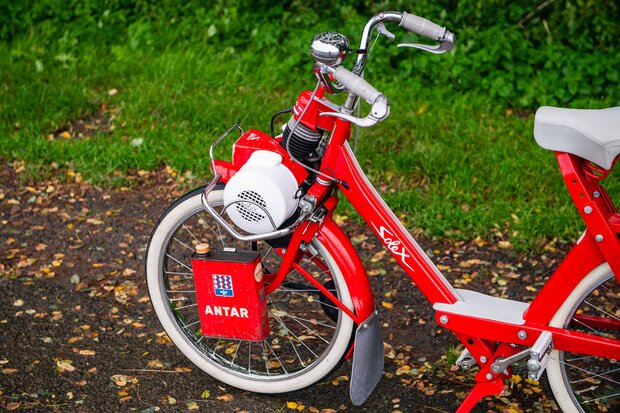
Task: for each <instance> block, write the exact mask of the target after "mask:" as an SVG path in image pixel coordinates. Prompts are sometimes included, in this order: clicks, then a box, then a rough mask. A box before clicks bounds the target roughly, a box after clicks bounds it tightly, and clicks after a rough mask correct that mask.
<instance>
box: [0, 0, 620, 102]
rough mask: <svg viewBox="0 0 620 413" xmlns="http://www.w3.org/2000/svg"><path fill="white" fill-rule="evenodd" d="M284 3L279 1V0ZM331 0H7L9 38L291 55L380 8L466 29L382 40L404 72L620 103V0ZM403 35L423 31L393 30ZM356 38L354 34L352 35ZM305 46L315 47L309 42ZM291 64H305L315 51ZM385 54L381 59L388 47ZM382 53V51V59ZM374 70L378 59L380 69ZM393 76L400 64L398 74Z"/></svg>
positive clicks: (1, 11)
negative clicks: (435, 39) (211, 46)
mask: <svg viewBox="0 0 620 413" xmlns="http://www.w3.org/2000/svg"><path fill="white" fill-rule="evenodd" d="M274 3H277V4H274ZM333 3H334V2H333V1H331V0H319V1H314V2H306V1H300V0H288V1H280V2H274V1H265V0H259V1H251V0H236V1H235V0H230V1H224V0H214V1H211V2H209V3H208V5H206V4H205V2H203V1H198V0H195V1H188V2H184V3H179V2H176V1H172V0H164V1H158V2H155V1H144V0H142V1H136V2H131V1H127V0H101V1H94V0H90V1H83V0H69V1H64V0H44V1H36V0H25V1H21V2H5V3H4V4H3V5H0V39H1V40H4V41H6V42H11V41H14V40H15V39H17V38H19V37H20V36H27V35H28V34H32V35H37V36H42V37H43V38H45V39H47V46H48V47H49V49H50V51H49V52H50V53H55V54H54V56H55V57H56V56H58V55H59V54H61V55H62V54H63V53H64V55H67V56H70V55H72V54H76V53H78V54H79V47H80V43H82V42H97V43H98V44H99V45H100V47H101V48H111V47H112V46H113V45H115V44H121V43H122V44H125V43H129V44H130V45H131V46H132V47H133V48H135V49H139V48H156V49H157V48H161V49H165V48H169V47H183V44H186V43H188V42H190V43H196V42H211V43H217V44H218V45H220V46H221V47H223V48H226V47H233V48H236V49H237V50H243V49H245V48H249V49H248V52H249V53H256V54H259V53H260V49H261V48H264V47H269V48H275V49H276V50H278V49H280V50H281V53H282V55H283V56H289V55H291V53H292V51H291V50H287V49H286V48H290V47H291V44H292V43H291V42H290V41H289V40H290V39H291V38H299V41H298V42H296V43H294V44H295V45H299V47H307V46H306V45H307V42H308V40H309V39H306V38H304V37H303V36H307V33H308V32H313V30H314V31H315V32H316V31H319V30H323V29H328V28H329V29H332V30H340V31H342V32H344V33H346V34H348V35H350V36H351V35H354V36H358V35H359V32H360V30H361V26H362V25H363V23H364V22H365V20H366V19H367V18H368V17H370V16H371V15H372V14H374V13H377V12H379V11H383V10H390V9H393V10H406V9H409V10H408V11H410V12H412V13H414V14H418V15H421V16H425V17H428V18H429V19H431V20H434V21H436V22H439V23H441V24H442V25H446V26H447V27H449V28H450V29H453V30H454V31H455V32H456V34H457V39H458V44H457V48H456V50H455V52H454V53H453V54H452V58H451V59H445V56H444V57H442V58H441V60H438V58H437V57H435V56H431V55H428V54H422V53H417V54H416V55H415V57H412V56H411V54H410V53H403V52H402V51H397V50H396V48H394V47H390V48H376V53H377V54H379V55H381V54H383V55H384V56H383V57H386V58H387V59H389V61H390V63H391V65H392V66H393V67H394V68H395V69H396V70H395V71H394V73H395V74H396V75H397V76H400V77H402V78H403V79H412V78H414V76H415V78H419V79H421V80H422V81H423V82H425V84H428V85H429V87H431V86H432V87H443V88H445V87H447V88H450V89H451V90H454V91H455V92H459V91H471V90H479V91H480V92H481V93H483V94H487V95H490V96H491V97H493V98H497V101H498V102H501V103H502V104H503V105H504V106H507V107H515V108H525V109H534V108H536V107H537V106H539V105H542V104H547V105H549V104H551V105H570V106H588V107H597V106H605V105H614V104H618V102H619V101H620V89H619V88H618V87H617V84H618V81H619V78H620V76H619V74H618V69H617V68H618V67H619V63H620V61H619V60H620V59H619V57H618V56H620V46H618V42H617V39H618V38H620V25H619V24H618V21H620V6H619V4H618V3H617V2H616V1H615V0H598V1H597V0H555V1H554V0H546V1H544V2H542V3H539V4H537V2H535V3H532V2H531V1H512V2H506V1H503V0H464V1H455V0H441V1H431V0H419V1H416V2H415V6H414V8H413V9H410V3H409V2H404V1H396V2H394V1H371V0H357V1H355V0H347V1H341V2H338V4H337V5H335V4H333ZM393 31H394V33H395V34H396V35H397V37H398V38H399V39H401V38H402V37H403V36H405V39H406V40H408V41H419V39H417V38H416V37H415V36H413V35H409V34H406V35H403V34H402V33H399V32H398V29H396V28H395V29H394V30H393ZM351 40H352V43H353V44H355V43H356V39H355V38H353V37H352V38H351ZM304 52H305V51H304ZM297 56H298V57H297V58H296V59H293V60H290V59H289V62H288V64H289V65H290V66H291V67H295V65H296V64H299V63H302V61H303V58H305V55H303V56H302V54H298V55H297ZM378 58H379V57H378ZM378 58H377V59H378ZM372 70H373V66H372V65H371V66H369V71H371V72H372ZM375 70H376V68H375ZM392 76H393V74H392Z"/></svg>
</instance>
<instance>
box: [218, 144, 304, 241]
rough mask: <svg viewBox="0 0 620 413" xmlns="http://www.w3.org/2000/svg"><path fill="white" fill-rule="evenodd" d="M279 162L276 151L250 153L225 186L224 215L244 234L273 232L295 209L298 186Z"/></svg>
mask: <svg viewBox="0 0 620 413" xmlns="http://www.w3.org/2000/svg"><path fill="white" fill-rule="evenodd" d="M282 160H283V158H282V155H281V154H279V153H276V152H272V151H266V150H257V151H254V152H253V153H252V155H251V156H250V157H249V159H248V160H247V162H246V163H245V164H244V165H243V166H242V167H241V169H239V171H238V172H237V173H236V174H235V175H234V176H233V177H232V178H230V180H229V181H228V183H227V184H226V188H225V189H224V205H225V206H226V212H227V214H228V216H229V217H230V219H231V220H232V221H233V222H234V223H235V224H236V225H237V226H238V227H239V228H241V229H243V230H244V231H247V232H249V233H251V234H263V233H266V232H269V231H273V230H275V229H276V228H278V227H279V226H280V225H282V223H283V222H284V221H286V220H287V219H288V218H290V217H291V215H293V213H294V212H295V211H296V210H297V206H298V204H299V199H298V197H297V192H298V187H299V185H298V182H297V179H296V178H295V175H293V173H292V172H291V171H290V170H289V168H287V167H286V166H285V165H283V164H282ZM270 218H271V219H270ZM272 221H273V222H272Z"/></svg>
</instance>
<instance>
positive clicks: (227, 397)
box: [217, 393, 234, 402]
mask: <svg viewBox="0 0 620 413" xmlns="http://www.w3.org/2000/svg"><path fill="white" fill-rule="evenodd" d="M217 399H218V400H222V401H224V402H229V401H231V400H232V399H234V397H233V395H232V394H229V393H226V394H223V395H221V396H218V397H217Z"/></svg>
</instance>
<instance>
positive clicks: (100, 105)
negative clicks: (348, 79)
mask: <svg viewBox="0 0 620 413" xmlns="http://www.w3.org/2000/svg"><path fill="white" fill-rule="evenodd" d="M132 27H133V26H132ZM326 28H327V27H318V28H316V29H313V30H310V31H309V30H307V29H304V28H299V29H290V30H291V33H290V34H289V35H288V36H286V40H285V41H284V42H283V44H281V45H278V46H277V47H276V46H274V47H271V45H272V44H273V43H270V44H269V47H263V46H264V45H263V44H262V42H264V38H262V37H260V36H258V37H257V38H255V39H254V38H250V39H249V40H248V44H247V45H246V46H243V47H240V46H231V45H226V44H222V43H221V42H215V41H208V39H207V40H206V41H197V40H196V39H194V40H195V41H185V42H177V41H174V40H169V39H175V36H177V35H179V33H178V31H182V30H188V29H187V28H184V27H183V26H181V25H179V26H171V27H170V28H169V29H167V30H168V31H165V32H163V33H160V35H159V36H160V37H148V36H146V37H145V35H143V34H142V35H140V34H139V33H144V31H145V30H147V31H148V28H146V29H140V28H139V27H138V28H136V27H133V28H132V29H131V28H130V29H131V30H130V36H129V38H128V39H127V40H126V41H119V42H116V43H113V44H103V45H102V44H100V43H98V42H97V41H96V40H95V39H88V38H87V39H86V40H80V42H79V43H78V44H74V45H73V46H71V47H68V49H67V50H68V51H67V50H65V51H63V50H64V49H63V48H64V47H65V46H66V43H67V42H70V40H66V39H64V40H63V38H62V37H61V38H54V39H50V37H49V36H48V35H46V34H45V32H44V31H43V30H40V31H39V30H37V29H36V28H33V30H31V31H30V32H29V33H28V34H25V35H22V36H19V37H17V38H16V39H14V40H13V41H12V42H11V43H3V44H0V74H1V77H0V79H1V80H0V88H1V90H0V116H1V118H2V119H1V122H0V157H2V158H4V159H5V160H7V161H12V160H24V161H25V162H26V164H27V165H28V167H29V170H30V172H31V175H30V176H32V177H34V178H35V179H36V178H37V177H41V176H43V175H44V174H46V173H50V165H51V164H52V163H56V164H57V165H59V166H60V167H62V168H68V169H72V170H75V171H77V172H80V173H81V174H82V175H83V176H84V178H85V179H87V180H90V181H92V182H95V183H98V184H111V183H112V182H114V181H115V180H116V179H117V177H118V175H122V174H125V173H127V172H128V171H131V170H137V169H153V168H157V167H160V166H161V165H168V166H170V167H172V168H174V169H175V170H178V171H182V172H184V171H191V174H192V175H194V176H197V177H207V176H209V172H208V154H207V151H208V146H209V145H210V143H211V142H212V140H213V139H215V137H217V136H218V135H219V134H220V133H221V132H222V131H224V130H225V129H226V128H228V127H229V126H230V125H231V124H233V123H237V122H238V123H241V124H242V125H243V126H244V128H245V129H246V130H247V129H249V128H256V129H262V130H265V131H266V130H268V125H269V120H270V116H271V113H273V112H275V111H277V110H279V109H282V108H285V107H290V106H291V105H292V104H293V103H294V101H295V98H296V96H297V94H298V93H299V92H300V91H302V90H304V89H311V88H313V87H314V80H313V75H312V64H311V61H310V58H309V57H308V56H307V46H308V40H309V39H310V38H311V37H312V35H313V34H314V33H315V32H318V31H320V30H322V29H326ZM359 29H361V26H360V27H358V26H354V25H353V23H350V24H349V26H347V30H348V31H347V33H349V32H350V33H357V31H358V30H359ZM140 30H142V31H140ZM131 33H133V35H131ZM136 33H138V34H136ZM132 36H133V37H132ZM141 36H142V37H141ZM153 36H155V35H153ZM149 39H151V40H149ZM153 39H154V40H157V41H158V42H159V43H157V44H156V45H155V46H152V45H151V44H150V43H149V41H154V40H153ZM162 39H163V40H162ZM167 39H168V40H167ZM63 42H64V43H63ZM393 46H394V45H393V44H390V43H388V42H387V41H386V40H383V39H382V40H380V41H379V43H378V45H377V46H376V48H377V53H376V55H375V56H374V57H372V58H371V60H370V62H369V70H368V76H367V78H368V79H369V81H371V82H372V83H373V84H374V85H375V86H376V87H377V88H378V89H380V90H382V91H384V93H385V94H386V95H387V96H388V97H389V98H390V99H391V103H392V114H391V117H390V118H389V119H388V120H386V121H385V122H383V123H382V124H380V125H379V126H377V127H375V128H373V129H371V130H364V131H362V133H361V137H360V139H359V143H358V156H359V160H360V163H361V164H362V165H363V167H364V169H365V170H366V172H367V173H368V175H369V176H370V178H371V180H372V181H373V182H375V183H376V186H377V187H378V188H379V189H380V190H381V191H382V192H383V193H384V196H385V198H386V201H387V202H388V203H389V204H390V205H391V206H392V207H393V208H394V209H395V211H396V212H397V214H399V215H402V216H403V219H404V221H405V222H406V223H407V225H408V227H409V228H410V229H412V230H413V229H414V228H421V229H422V230H423V231H424V232H425V233H426V234H427V235H429V236H433V237H448V238H450V239H455V240H456V239H472V238H475V237H477V236H481V237H482V238H485V239H494V238H497V237H501V238H506V237H508V238H510V239H511V241H512V242H513V244H515V245H516V246H517V247H518V248H524V249H536V248H537V247H538V246H539V244H540V242H543V241H545V240H551V239H553V238H560V239H567V240H568V239H572V238H575V237H576V236H578V234H579V232H580V230H581V228H582V227H583V224H582V223H581V222H579V219H578V216H577V214H576V211H574V207H572V205H571V204H570V202H569V199H568V196H567V194H566V191H565V189H564V188H563V184H562V180H561V178H560V174H559V171H558V168H557V164H556V162H555V159H554V157H553V155H552V154H551V153H550V152H548V151H545V150H542V149H541V148H539V147H538V146H537V145H536V143H535V142H534V139H533V136H532V132H531V131H532V117H533V116H532V114H531V113H529V114H527V115H526V116H517V115H516V114H514V113H511V111H509V110H507V109H506V108H505V107H504V106H503V104H501V103H500V104H498V103H497V102H495V101H493V100H491V99H489V98H488V97H486V96H485V95H484V94H482V93H480V92H479V91H476V90H471V91H468V92H461V93H455V92H454V91H453V90H452V89H451V88H450V87H449V85H447V86H446V87H444V88H439V89H432V90H431V89H428V88H427V87H426V85H425V84H424V83H423V82H421V81H420V80H419V79H417V78H416V77H415V76H414V77H411V78H407V79H403V78H401V77H400V76H399V73H397V71H396V70H395V69H394V68H391V67H390V66H389V65H388V64H387V62H386V61H382V60H381V58H382V57H385V54H384V53H382V52H381V48H392V47H393ZM258 51H260V52H258ZM400 53H403V54H410V55H411V56H410V57H411V59H414V58H416V56H417V55H419V54H420V53H422V52H418V51H411V50H401V51H400ZM442 58H443V57H442V56H438V57H436V58H433V59H434V60H433V62H436V63H437V64H438V65H440V64H441V62H442V60H441V59H442ZM446 61H447V60H446ZM112 89H115V90H116V91H117V93H116V94H111V93H110V91H111V90H112ZM89 116H95V117H106V118H107V119H109V120H110V124H111V125H112V128H108V129H107V130H105V131H104V132H101V133H94V134H92V135H90V136H87V137H85V138H71V139H63V138H62V137H59V136H58V132H59V131H61V130H63V128H66V127H67V126H68V125H69V124H71V123H72V122H74V121H76V120H78V119H85V118H87V117H89ZM55 132H56V134H55V138H54V139H52V140H50V139H48V136H49V135H50V134H54V133H55ZM227 152H228V149H227V150H226V151H222V153H220V155H221V156H227ZM616 178H617V176H614V175H612V177H611V178H610V179H609V183H610V185H609V187H610V189H611V192H612V194H618V193H620V185H619V183H618V180H617V179H616ZM198 182H200V181H198ZM342 213H343V214H347V215H350V214H352V213H353V211H352V210H351V208H350V207H346V206H345V207H344V208H343V209H342Z"/></svg>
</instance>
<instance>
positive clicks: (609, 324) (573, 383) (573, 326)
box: [547, 264, 620, 413]
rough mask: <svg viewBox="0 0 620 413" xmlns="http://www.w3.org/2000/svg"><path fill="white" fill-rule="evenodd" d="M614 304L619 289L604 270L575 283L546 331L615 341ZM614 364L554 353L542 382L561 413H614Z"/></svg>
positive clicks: (617, 310) (618, 312)
mask: <svg viewBox="0 0 620 413" xmlns="http://www.w3.org/2000/svg"><path fill="white" fill-rule="evenodd" d="M619 302H620V287H619V284H618V282H617V280H616V278H615V277H614V274H613V273H612V272H611V269H610V267H609V265H608V264H603V265H600V266H599V267H597V268H595V269H594V270H592V272H590V274H588V275H587V276H586V277H585V278H584V279H583V280H582V281H581V283H579V285H578V286H577V287H576V288H575V289H574V290H573V292H572V293H571V294H570V296H569V297H568V299H567V300H566V301H565V302H564V304H563V305H562V307H560V309H559V310H558V312H557V313H556V314H555V316H554V317H553V319H552V320H551V322H550V323H549V325H550V326H552V327H560V328H565V329H568V330H575V331H581V332H584V333H589V334H596V335H600V336H601V337H606V338H611V339H616V340H617V339H619V337H618V332H619V331H618V330H619V328H618V325H619V324H618V323H619V322H620V307H619V305H618V304H619ZM618 361H619V360H618V359H608V358H603V357H594V356H588V355H584V354H575V353H568V352H564V351H557V350H554V351H553V352H552V353H551V355H550V358H549V363H548V365H547V377H548V378H549V385H550V386H551V389H552V391H553V395H554V397H555V399H556V401H557V402H558V404H559V406H560V408H561V409H562V411H563V412H565V413H569V412H571V413H572V412H619V411H620V364H619V363H618Z"/></svg>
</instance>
